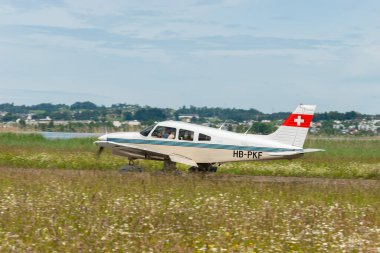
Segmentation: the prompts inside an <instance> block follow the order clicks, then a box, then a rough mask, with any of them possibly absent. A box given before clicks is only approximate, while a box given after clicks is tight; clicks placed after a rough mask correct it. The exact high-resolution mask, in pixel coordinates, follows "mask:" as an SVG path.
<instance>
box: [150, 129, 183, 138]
mask: <svg viewBox="0 0 380 253" xmlns="http://www.w3.org/2000/svg"><path fill="white" fill-rule="evenodd" d="M176 132H177V129H175V128H174V127H165V126H158V127H156V129H154V131H153V133H152V137H156V138H163V139H175V136H176Z"/></svg>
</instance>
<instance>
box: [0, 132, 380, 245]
mask: <svg viewBox="0 0 380 253" xmlns="http://www.w3.org/2000/svg"><path fill="white" fill-rule="evenodd" d="M92 142H93V139H90V138H84V139H68V140H46V139H44V138H42V137H41V136H39V135H25V134H23V135H21V134H9V133H1V134H0V148H1V152H0V252H20V251H21V252H51V251H57V252H99V251H100V252H292V251H293V252H378V251H379V250H380V213H379V210H380V198H379V196H380V149H379V147H380V140H356V139H349V140H346V139H344V140H341V139H335V140H331V139H329V138H324V139H309V140H307V143H306V146H310V147H316V148H324V149H326V152H323V153H318V154H310V155H305V157H303V158H301V159H298V160H293V161H287V160H286V161H274V162H262V163H257V162H251V163H231V164H225V165H222V166H221V167H220V168H219V170H218V172H217V173H211V174H205V173H199V174H194V173H187V167H186V166H179V169H180V171H181V173H176V174H173V173H163V172H161V171H160V168H161V166H162V165H161V163H159V162H151V161H144V162H140V163H139V165H141V166H142V167H144V169H145V170H144V172H142V173H121V172H119V168H121V167H122V166H123V165H125V164H126V163H127V160H126V159H125V158H122V157H115V156H112V155H111V154H110V153H108V152H107V151H106V152H105V153H104V155H103V156H102V157H101V158H100V159H99V160H97V159H96V158H95V153H96V147H95V146H94V145H93V144H92Z"/></svg>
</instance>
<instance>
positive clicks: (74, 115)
mask: <svg viewBox="0 0 380 253" xmlns="http://www.w3.org/2000/svg"><path fill="white" fill-rule="evenodd" d="M0 112H7V114H6V115H4V116H3V117H0V121H2V122H9V121H15V120H16V119H17V118H20V119H26V117H27V115H28V114H32V115H33V119H43V118H46V117H47V116H49V117H50V118H51V119H53V120H66V121H70V120H93V121H98V122H106V121H112V120H139V121H141V122H143V123H149V122H154V121H162V120H166V119H177V120H178V119H179V118H178V116H179V115H183V114H190V115H191V114H195V115H198V116H199V118H198V117H194V118H193V119H192V121H193V122H195V123H204V122H209V121H210V119H208V118H216V119H217V120H221V121H228V120H231V121H234V122H243V121H251V120H255V121H261V120H263V119H267V120H272V121H275V120H283V119H285V118H286V117H288V116H289V114H290V112H278V113H271V114H264V113H262V112H260V111H258V110H256V109H252V108H251V109H236V108H220V107H195V106H190V107H186V106H183V107H181V108H179V109H177V110H174V109H169V108H155V107H148V106H147V107H141V106H139V105H129V104H113V105H112V106H109V107H105V106H97V105H96V104H94V103H92V102H90V101H85V102H76V103H74V104H72V105H71V106H69V105H65V104H51V103H41V104H37V105H30V106H26V105H14V104H13V103H3V104H0ZM376 117H377V118H379V116H375V115H373V116H370V115H365V114H360V113H358V112H354V111H351V112H345V113H340V112H336V111H333V112H324V113H316V114H315V115H314V119H313V121H331V120H342V121H344V120H358V119H365V118H376ZM255 127H256V128H257V129H256V130H257V131H258V132H262V131H264V132H265V131H267V130H263V129H265V127H264V126H255Z"/></svg>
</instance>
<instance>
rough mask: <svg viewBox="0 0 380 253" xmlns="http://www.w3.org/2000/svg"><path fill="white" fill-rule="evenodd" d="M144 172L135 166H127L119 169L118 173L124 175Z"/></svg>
mask: <svg viewBox="0 0 380 253" xmlns="http://www.w3.org/2000/svg"><path fill="white" fill-rule="evenodd" d="M143 171H144V170H143V169H142V168H140V167H136V166H132V165H127V166H124V167H123V168H121V169H120V170H119V172H121V173H125V172H143Z"/></svg>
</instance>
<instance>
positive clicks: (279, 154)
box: [269, 148, 325, 156]
mask: <svg viewBox="0 0 380 253" xmlns="http://www.w3.org/2000/svg"><path fill="white" fill-rule="evenodd" d="M321 151H325V150H324V149H316V148H309V149H300V150H297V151H284V152H272V153H269V155H270V156H294V155H302V154H305V153H312V152H321Z"/></svg>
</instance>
